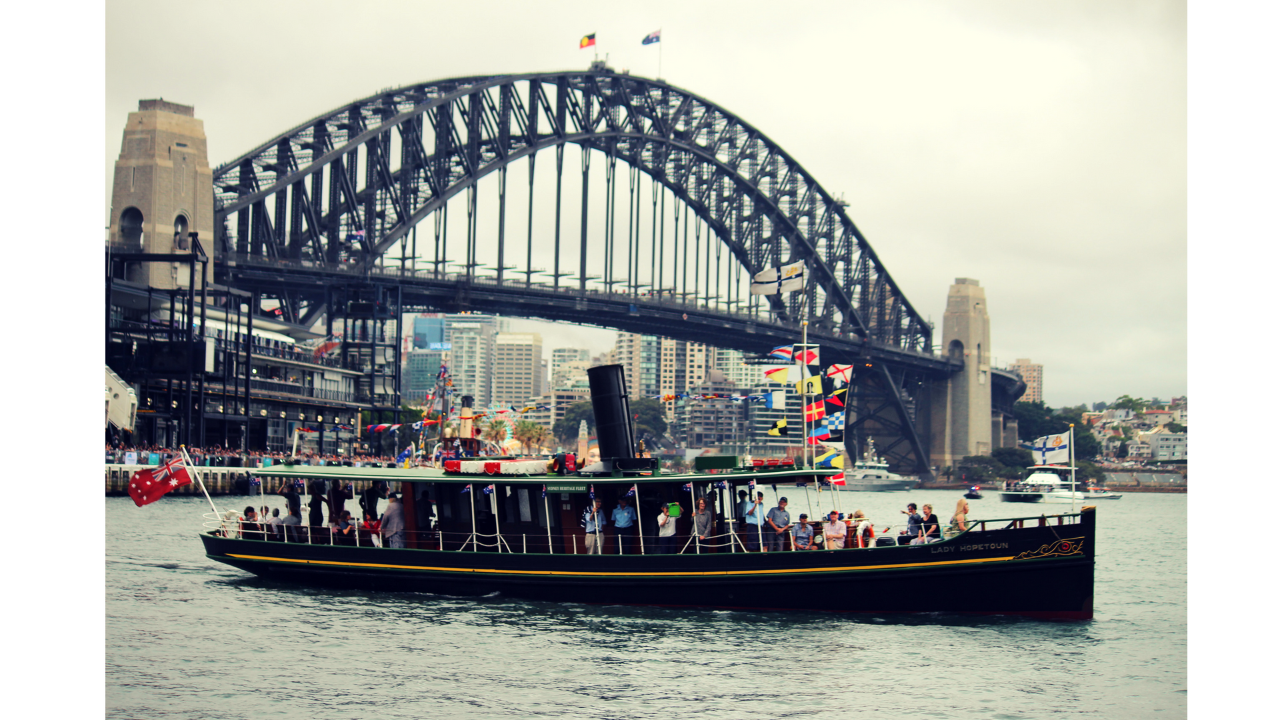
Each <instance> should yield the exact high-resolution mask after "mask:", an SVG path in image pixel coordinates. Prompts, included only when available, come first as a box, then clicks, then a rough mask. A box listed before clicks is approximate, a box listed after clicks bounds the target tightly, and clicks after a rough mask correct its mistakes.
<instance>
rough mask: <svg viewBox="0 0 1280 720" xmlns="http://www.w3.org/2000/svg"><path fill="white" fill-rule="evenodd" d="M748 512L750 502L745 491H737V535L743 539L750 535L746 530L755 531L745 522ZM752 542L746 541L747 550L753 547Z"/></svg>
mask: <svg viewBox="0 0 1280 720" xmlns="http://www.w3.org/2000/svg"><path fill="white" fill-rule="evenodd" d="M750 511H751V500H749V499H748V498H747V491H746V490H739V491H738V535H740V536H744V537H745V536H748V535H750V534H751V533H750V532H748V530H750V531H752V532H754V531H755V528H753V527H751V525H750V524H749V523H748V522H747V520H748V519H749V518H748V517H747V513H748V512H750ZM752 542H753V541H750V540H748V542H747V549H748V550H750V549H751V548H753V547H755V546H754V545H753V544H752Z"/></svg>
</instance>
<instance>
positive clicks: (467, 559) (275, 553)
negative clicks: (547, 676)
mask: <svg viewBox="0 0 1280 720" xmlns="http://www.w3.org/2000/svg"><path fill="white" fill-rule="evenodd" d="M587 374H588V379H589V381H590V383H591V390H592V405H593V409H594V412H595V417H596V419H597V429H598V435H599V448H600V454H601V457H602V459H601V460H600V461H599V462H594V463H591V464H590V465H588V466H586V467H583V468H579V467H578V466H577V464H576V462H575V459H574V458H573V457H572V456H571V455H568V454H562V455H560V456H556V457H554V458H550V459H548V458H528V457H524V458H518V457H512V458H458V459H450V460H446V461H445V463H444V467H443V468H354V467H311V466H273V467H269V468H257V469H252V470H250V472H252V473H253V474H254V475H255V476H256V477H258V478H259V479H260V480H261V481H262V487H263V488H264V489H267V488H268V486H269V485H274V484H279V483H297V484H302V483H303V482H304V481H316V480H324V481H327V482H329V483H340V484H346V483H353V482H364V481H378V482H383V483H389V484H390V486H391V488H392V489H393V490H398V491H399V492H401V493H402V494H403V500H402V501H399V500H398V501H397V502H398V503H402V505H403V508H402V513H403V522H404V529H403V535H402V536H401V535H399V534H398V533H397V535H396V536H394V539H393V538H388V540H389V543H388V544H394V545H395V547H383V546H382V543H381V541H380V538H379V536H378V535H377V534H375V533H372V532H370V531H369V530H368V529H361V528H360V527H359V526H356V530H355V533H354V534H353V535H352V534H348V535H345V536H337V537H336V538H335V536H336V535H337V534H336V533H335V532H334V531H332V530H331V529H330V528H329V527H326V526H317V527H308V526H305V525H289V526H287V527H286V530H285V531H284V532H280V533H279V534H278V535H273V534H269V533H268V532H267V531H266V529H265V528H264V527H263V526H261V525H258V524H256V523H252V522H248V521H239V520H236V519H231V520H228V519H227V518H226V517H225V516H224V515H219V514H218V513H217V512H216V511H215V512H214V513H210V514H208V515H207V516H206V517H207V518H209V521H208V522H207V523H206V530H205V531H204V532H203V533H202V534H201V535H200V540H201V542H202V543H203V544H204V549H205V554H206V556H207V557H208V558H209V559H211V560H214V561H216V562H220V563H225V564H227V565H231V566H233V567H236V568H239V569H241V570H243V571H245V572H249V573H252V574H254V575H258V576H260V577H263V578H266V579H268V580H273V581H280V582H285V583H302V584H307V585H316V586H322V587H336V588H344V589H362V590H386V591H412V592H428V593H440V594H447V595H451V596H484V595H490V594H492V593H499V594H501V595H503V596H508V597H513V598H526V599H531V600H541V601H549V602H563V603H594V604H625V605H657V606H665V607H699V608H727V609H739V610H742V609H747V610H770V611H775V610H776V611H813V610H818V611H833V612H866V613H940V612H941V613H973V614H999V615H1020V616H1028V617H1034V618H1042V619H1073V620H1086V619H1090V618H1092V617H1093V581H1094V553H1095V549H1096V547H1095V528H1096V511H1095V509H1094V508H1093V507H1084V508H1082V509H1081V511H1080V512H1078V513H1074V512H1073V513H1063V514H1059V515H1052V516H1045V515H1036V516H1031V517H1026V516H1020V517H1007V518H1001V519H982V520H970V521H969V524H968V527H966V528H962V529H961V530H960V531H959V532H958V533H957V534H955V535H954V536H948V537H947V538H946V539H942V540H938V541H935V542H927V543H922V544H917V545H911V544H902V540H899V539H898V538H903V539H905V538H906V537H907V536H905V535H899V534H898V533H896V532H894V528H892V527H891V528H889V532H887V533H886V532H885V531H884V530H881V531H880V533H879V535H880V537H881V539H882V540H883V539H886V538H893V539H894V542H892V543H879V542H873V543H870V544H869V545H870V546H867V547H858V545H860V544H863V543H859V542H857V540H856V539H854V533H855V528H854V527H853V526H851V525H849V524H848V522H847V521H844V520H835V521H833V522H836V523H839V524H840V525H839V526H833V527H832V528H830V529H831V530H836V529H839V530H840V531H841V534H842V535H844V548H839V547H827V548H824V549H819V550H799V551H797V550H792V549H790V548H791V544H790V535H789V534H780V540H781V542H779V543H778V544H779V545H780V546H781V548H780V550H779V549H778V547H777V546H775V547H774V548H773V549H771V550H770V551H769V552H761V551H759V547H760V545H761V544H763V543H761V542H760V541H762V540H765V539H767V538H766V537H765V532H767V530H763V529H761V528H759V527H757V526H753V525H749V524H746V523H743V522H742V519H743V518H742V517H741V515H740V513H741V510H740V509H739V506H738V504H737V503H736V502H735V498H736V497H737V493H738V491H739V490H741V491H743V492H745V493H747V494H748V496H752V495H755V491H756V489H757V487H759V486H761V485H772V486H774V487H776V488H777V490H778V494H779V495H790V496H791V500H792V503H791V505H790V512H791V513H792V517H793V518H797V517H798V515H799V512H800V511H801V509H802V508H805V506H806V500H807V499H808V498H809V494H810V493H811V492H813V491H814V490H816V489H819V488H821V487H822V484H821V482H820V481H821V480H823V479H824V478H827V477H829V476H831V475H833V474H835V473H836V472H838V471H837V470H834V469H824V468H805V467H799V466H796V465H794V464H793V465H790V466H784V465H783V464H781V463H779V464H778V465H773V466H771V465H767V464H766V465H756V464H754V463H751V464H746V463H742V462H740V461H739V460H738V458H737V457H735V456H712V457H699V458H695V466H694V467H695V470H694V471H693V472H687V473H666V472H663V470H662V468H661V467H660V465H659V463H658V461H657V460H654V459H650V458H642V457H636V451H635V447H636V445H635V441H634V437H635V435H634V428H633V425H632V422H631V414H630V411H629V408H628V405H627V400H626V397H627V393H626V385H625V380H624V378H623V376H622V368H621V366H618V365H611V366H603V367H594V368H590V369H589V370H588V372H587ZM311 486H312V487H313V490H312V492H323V489H322V488H321V489H315V487H316V485H315V483H314V482H313V483H312V484H311ZM784 488H785V490H784ZM832 491H834V490H831V491H828V490H821V492H827V493H828V496H827V497H826V498H824V497H822V496H821V495H819V496H818V498H819V499H818V503H819V504H820V506H821V507H823V508H828V507H829V506H830V505H831V504H833V503H834V502H835V500H834V498H830V492H832ZM596 501H601V502H602V503H603V504H604V507H605V509H606V511H608V510H609V509H611V508H613V507H615V506H616V507H618V508H619V510H620V511H623V512H624V514H625V510H623V509H624V508H626V507H629V506H634V507H637V508H638V509H639V514H638V517H637V518H636V520H637V522H635V523H634V524H633V525H632V526H631V528H630V529H629V530H626V531H625V532H622V533H619V532H617V531H616V529H615V528H614V526H613V523H612V522H610V523H608V525H607V527H605V528H604V529H603V530H601V529H600V527H598V526H595V527H593V530H592V532H590V533H589V532H588V531H587V530H586V529H585V527H584V526H583V525H582V524H581V523H582V521H584V520H586V519H587V518H588V517H590V515H589V513H587V512H584V510H585V509H586V508H588V507H590V506H591V505H593V504H594V502H596ZM703 502H705V504H706V507H707V509H708V510H710V511H711V514H712V515H711V518H710V523H709V526H704V528H705V530H704V531H705V533H706V534H705V535H699V534H696V533H694V532H693V530H694V525H693V521H692V517H691V516H692V515H693V513H692V512H691V510H692V509H693V508H696V507H697V506H698V504H699V503H703ZM686 503H688V505H685V504H686ZM606 517H608V516H606ZM666 517H670V518H674V522H675V533H674V535H672V534H667V535H661V533H660V531H659V527H658V523H659V519H660V518H666ZM384 520H385V516H384ZM270 527H272V528H275V527H277V526H270ZM637 527H638V532H636V529H637ZM766 527H768V526H766ZM814 530H815V533H814V534H815V536H817V537H824V536H828V535H832V534H831V533H828V532H826V530H828V528H823V527H815V528H814ZM752 535H754V536H755V537H752ZM832 537H834V535H832ZM401 538H402V539H401ZM589 546H591V547H594V548H596V549H599V548H604V553H603V554H600V553H594V554H592V553H589V552H588V550H587V548H588V547H589ZM797 583H800V584H797ZM815 583H816V584H815ZM931 588H932V589H931ZM940 588H945V591H939V589H940ZM406 601H409V600H408V599H407V600H406Z"/></svg>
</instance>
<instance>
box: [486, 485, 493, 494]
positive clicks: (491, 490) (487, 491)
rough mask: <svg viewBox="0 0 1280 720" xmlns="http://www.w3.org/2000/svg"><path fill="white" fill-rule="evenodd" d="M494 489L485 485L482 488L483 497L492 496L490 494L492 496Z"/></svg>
mask: <svg viewBox="0 0 1280 720" xmlns="http://www.w3.org/2000/svg"><path fill="white" fill-rule="evenodd" d="M494 489H495V488H494V487H493V486H492V485H485V486H484V494H485V495H492V494H493V491H494Z"/></svg>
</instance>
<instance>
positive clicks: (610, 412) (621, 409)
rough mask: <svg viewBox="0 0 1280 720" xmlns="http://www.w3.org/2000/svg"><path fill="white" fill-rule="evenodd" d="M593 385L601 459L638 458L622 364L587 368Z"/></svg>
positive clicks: (593, 404)
mask: <svg viewBox="0 0 1280 720" xmlns="http://www.w3.org/2000/svg"><path fill="white" fill-rule="evenodd" d="M587 382H589V383H590V385H591V409H592V411H593V412H595V415H596V437H597V438H598V439H599V441H600V459H602V460H609V459H617V458H634V457H635V456H636V440H635V431H634V430H633V429H632V427H631V403H630V402H629V401H628V400H627V379H626V377H625V376H624V375H623V373H622V366H621V365H599V366H597V367H593V368H587Z"/></svg>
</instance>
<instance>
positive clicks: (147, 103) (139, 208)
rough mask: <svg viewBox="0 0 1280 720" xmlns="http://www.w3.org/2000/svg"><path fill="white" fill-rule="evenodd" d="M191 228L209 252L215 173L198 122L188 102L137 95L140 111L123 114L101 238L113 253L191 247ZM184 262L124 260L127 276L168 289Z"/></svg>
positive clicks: (183, 272)
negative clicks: (107, 219)
mask: <svg viewBox="0 0 1280 720" xmlns="http://www.w3.org/2000/svg"><path fill="white" fill-rule="evenodd" d="M191 232H196V233H199V239H200V245H201V246H202V247H203V248H204V251H205V253H207V254H208V255H209V257H210V258H212V257H213V253H214V247H213V172H212V171H211V170H210V169H209V154H208V147H207V144H206V141H205V136H204V123H203V122H201V121H200V120H198V119H196V117H195V108H193V107H190V106H188V105H179V104H177V103H171V102H165V101H164V100H140V101H139V102H138V111H137V112H132V113H129V122H128V124H127V125H126V126H125V129H124V139H123V141H122V142H121V144H120V159H118V160H116V173H115V181H114V183H113V185H112V190H111V227H110V230H109V234H108V236H107V242H108V243H109V244H110V245H111V247H112V249H113V250H116V251H119V252H146V253H189V252H190V247H191V246H190V244H189V241H188V233H191ZM188 267H189V266H187V265H183V264H179V263H140V264H136V265H131V266H130V267H129V269H128V271H127V276H126V278H125V279H127V280H131V281H133V282H138V283H142V284H145V285H148V286H150V287H153V288H160V289H166V290H171V289H174V288H185V287H187V284H188V282H189V275H188V273H189V269H188ZM209 278H210V280H211V281H212V278H213V263H212V262H211V263H210V265H209ZM199 283H200V269H199V267H197V268H196V286H197V287H199Z"/></svg>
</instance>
